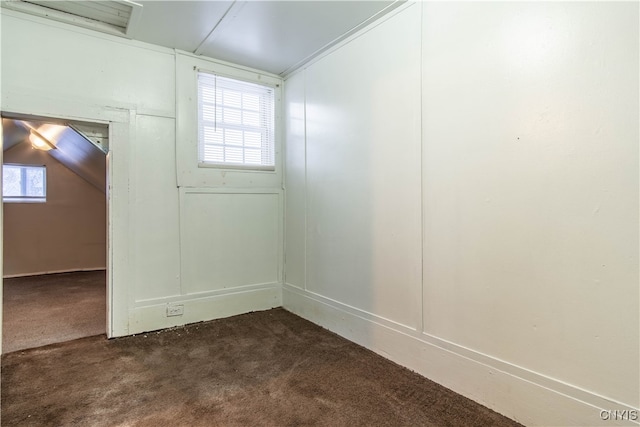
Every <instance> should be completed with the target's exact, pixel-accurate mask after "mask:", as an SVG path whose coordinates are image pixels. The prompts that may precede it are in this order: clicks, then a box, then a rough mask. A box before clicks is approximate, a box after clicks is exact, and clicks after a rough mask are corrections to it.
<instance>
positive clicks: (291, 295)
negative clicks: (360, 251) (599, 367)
mask: <svg viewBox="0 0 640 427" xmlns="http://www.w3.org/2000/svg"><path fill="white" fill-rule="evenodd" d="M282 301H283V307H284V308H285V309H286V310H289V311H291V312H292V313H294V314H296V315H298V316H300V317H303V318H305V319H307V320H310V321H311V322H313V323H316V324H318V325H320V326H323V327H325V328H327V329H329V330H330V331H332V332H335V333H337V334H338V335H341V336H343V337H345V338H347V339H348V340H350V341H353V342H355V343H357V344H360V345H362V346H363V347H366V348H368V349H370V350H372V351H374V352H376V353H378V354H380V355H381V356H383V357H385V358H387V359H390V360H392V361H393V362H395V363H398V364H400V365H402V366H405V367H407V368H409V369H411V370H413V371H415V372H418V373H419V374H421V375H423V376H425V377H427V378H429V379H431V380H433V381H435V382H437V383H439V384H441V385H443V386H445V387H447V388H449V389H451V390H453V391H455V392H457V393H459V394H461V395H463V396H466V397H468V398H470V399H472V400H474V401H476V402H479V403H481V404H482V405H485V406H487V407H489V408H491V409H493V410H494V411H496V412H499V413H501V414H503V415H505V416H507V417H509V418H511V419H514V420H516V421H518V422H520V423H522V424H524V425H528V426H638V425H640V423H639V422H638V419H639V418H640V414H639V411H638V408H633V407H630V406H627V405H624V404H621V403H619V402H615V401H612V400H610V399H607V398H606V397H603V396H599V395H597V394H594V393H590V392H588V391H585V390H582V389H580V388H578V387H575V386H572V385H570V384H566V383H563V382H561V381H558V380H554V379H552V378H549V377H546V376H544V375H542V374H540V373H535V372H531V371H528V370H526V369H523V368H521V367H518V366H516V365H513V364H509V363H508V362H505V361H502V360H499V359H495V358H492V357H490V356H488V355H484V354H480V353H476V352H474V351H472V350H469V349H464V348H462V347H459V346H456V345H455V344H453V343H447V342H446V341H444V340H440V339H438V338H436V337H431V336H427V335H424V334H420V333H419V332H416V331H413V330H410V329H408V328H404V327H403V326H402V325H397V324H393V322H390V321H388V320H385V319H383V318H379V317H376V316H375V315H373V314H371V313H367V312H364V311H360V310H358V309H355V308H353V307H350V306H347V305H344V304H341V303H339V302H337V301H333V300H330V299H327V298H324V297H322V296H320V295H316V294H313V293H311V292H308V291H305V290H302V289H300V288H298V287H295V286H292V285H288V284H286V285H284V286H283V294H282ZM452 410H454V409H453V408H452ZM602 411H611V412H602Z"/></svg>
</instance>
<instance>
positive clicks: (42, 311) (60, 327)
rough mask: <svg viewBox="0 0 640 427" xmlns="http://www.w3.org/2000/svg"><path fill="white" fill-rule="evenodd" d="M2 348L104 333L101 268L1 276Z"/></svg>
mask: <svg viewBox="0 0 640 427" xmlns="http://www.w3.org/2000/svg"><path fill="white" fill-rule="evenodd" d="M3 285H4V301H3V311H4V313H3V317H4V318H3V321H2V327H3V330H2V352H3V353H10V352H12V351H16V350H22V349H25V348H34V347H40V346H43V345H47V344H52V343H58V342H64V341H70V340H73V339H76V338H81V337H89V336H93V335H98V334H104V333H105V332H106V324H107V315H106V313H107V305H106V279H105V272H104V271H86V272H77V273H63V274H47V275H42V276H29V277H18V278H13V279H4V280H3Z"/></svg>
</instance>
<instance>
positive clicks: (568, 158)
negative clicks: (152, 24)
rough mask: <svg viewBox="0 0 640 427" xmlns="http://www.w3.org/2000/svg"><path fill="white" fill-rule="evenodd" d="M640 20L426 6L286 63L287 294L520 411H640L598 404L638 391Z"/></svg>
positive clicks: (383, 349) (586, 417)
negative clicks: (303, 62)
mask: <svg viewBox="0 0 640 427" xmlns="http://www.w3.org/2000/svg"><path fill="white" fill-rule="evenodd" d="M638 18H639V16H638V4H637V3H597V2H594V3H547V2H539V3H507V2H501V3H484V2H480V3H431V2H427V3H422V4H420V3H417V4H411V5H408V6H406V7H403V8H402V10H401V11H399V12H397V13H395V14H394V15H393V16H392V17H390V18H388V19H385V20H384V22H378V23H375V24H374V25H372V26H371V27H369V28H368V29H367V30H365V31H363V32H361V33H359V34H358V35H357V36H355V37H353V38H351V39H350V40H348V41H346V42H345V43H343V44H342V45H341V46H339V47H338V48H336V49H333V50H332V51H331V52H329V53H328V54H326V55H324V56H323V57H321V58H319V59H317V60H316V61H314V62H312V63H311V64H309V65H307V66H306V67H305V68H304V69H303V70H301V71H299V72H297V73H295V74H293V75H291V76H290V77H289V78H288V79H287V80H286V91H285V102H286V111H287V114H286V118H287V139H286V157H287V159H286V178H285V186H286V198H287V200H286V203H285V215H286V220H285V224H286V225H285V227H286V232H285V233H286V238H285V241H286V250H285V265H286V269H285V282H286V283H285V285H284V295H283V304H284V306H285V308H288V309H290V310H292V311H293V312H295V313H298V314H300V315H302V316H304V317H306V318H308V319H310V320H312V321H314V322H317V323H319V324H321V325H323V326H325V327H328V328H329V329H331V330H333V331H336V332H338V333H340V334H342V335H344V336H346V337H348V338H350V339H352V340H354V341H356V342H358V343H361V344H363V345H365V346H367V347H369V348H371V349H373V350H374V351H376V352H378V353H380V354H382V355H384V356H386V357H389V358H391V359H392V360H395V361H397V362H398V363H401V364H403V365H405V366H408V367H410V368H411V369H414V370H416V371H418V372H420V373H422V374H423V375H425V376H427V377H429V378H432V379H434V380H435V381H437V382H439V383H441V384H444V385H445V386H447V387H449V388H452V389H453V390H455V391H457V392H460V393H462V394H464V395H466V396H469V397H471V398H473V399H475V400H477V401H479V402H481V403H483V404H486V405H488V406H489V407H492V408H494V409H496V410H497V411H499V412H501V413H503V414H506V415H508V416H510V417H512V418H514V419H516V420H518V421H521V422H523V423H525V424H528V425H598V424H603V425H615V424H632V425H637V421H636V422H635V423H633V422H629V421H628V420H617V421H615V420H611V419H610V420H607V421H605V420H602V418H601V415H600V411H601V410H602V409H605V410H607V409H611V410H632V409H634V408H635V410H637V409H638V406H639V401H640V390H639V389H640V385H639V381H638V379H639V377H640V373H639V362H640V353H639V345H640V343H639V337H640V330H639V323H640V322H639V317H638V313H639V311H640V310H639V308H640V307H639V292H638V282H639V280H638V237H639V236H638V190H639V189H638V139H639V134H638V128H639V126H638V125H639V119H638V115H639V107H638V96H639V95H638V90H639V85H638V75H639V74H638V73H639V69H638V48H639V42H638V40H639V34H638V25H639V24H638V22H639V21H638ZM636 414H637V412H636ZM636 416H637V415H636ZM627 418H629V414H628V413H627Z"/></svg>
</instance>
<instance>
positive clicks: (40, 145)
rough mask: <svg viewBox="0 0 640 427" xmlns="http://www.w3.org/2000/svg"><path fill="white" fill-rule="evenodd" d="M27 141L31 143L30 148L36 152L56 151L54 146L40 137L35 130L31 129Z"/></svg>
mask: <svg viewBox="0 0 640 427" xmlns="http://www.w3.org/2000/svg"><path fill="white" fill-rule="evenodd" d="M29 141H31V146H32V147H33V148H36V149H38V150H42V151H49V150H55V149H56V146H55V145H54V144H53V143H52V142H51V141H49V140H48V139H47V138H45V137H44V136H42V134H41V133H40V132H38V131H37V130H35V129H31V131H30V135H29Z"/></svg>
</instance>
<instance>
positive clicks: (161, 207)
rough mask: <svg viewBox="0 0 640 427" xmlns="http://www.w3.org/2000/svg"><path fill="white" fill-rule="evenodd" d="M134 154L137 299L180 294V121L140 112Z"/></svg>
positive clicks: (133, 221)
mask: <svg viewBox="0 0 640 427" xmlns="http://www.w3.org/2000/svg"><path fill="white" fill-rule="evenodd" d="M132 151H133V153H132V156H131V160H132V161H131V171H132V180H131V189H130V191H131V193H132V200H133V203H134V204H133V206H131V208H132V211H131V214H132V218H131V221H132V229H131V237H132V240H133V248H134V250H133V252H132V254H131V263H132V266H133V271H134V278H135V283H136V287H135V299H136V300H146V299H154V298H161V297H167V296H173V295H179V294H180V234H179V224H180V217H179V207H178V200H179V193H178V188H177V186H176V157H175V120H174V119H170V118H163V117H153V116H138V117H137V119H136V139H135V144H134V145H133V147H132Z"/></svg>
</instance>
